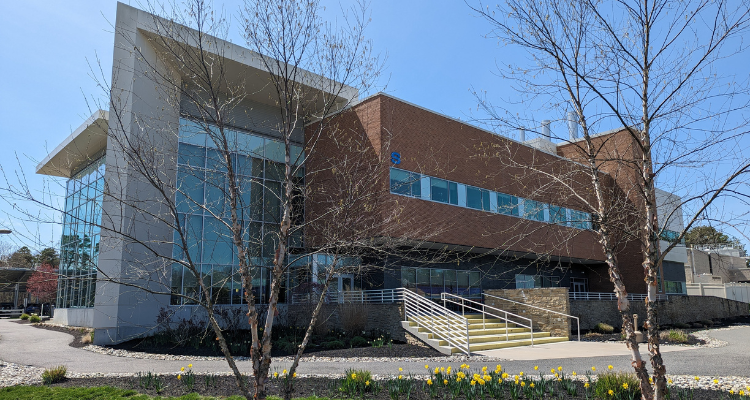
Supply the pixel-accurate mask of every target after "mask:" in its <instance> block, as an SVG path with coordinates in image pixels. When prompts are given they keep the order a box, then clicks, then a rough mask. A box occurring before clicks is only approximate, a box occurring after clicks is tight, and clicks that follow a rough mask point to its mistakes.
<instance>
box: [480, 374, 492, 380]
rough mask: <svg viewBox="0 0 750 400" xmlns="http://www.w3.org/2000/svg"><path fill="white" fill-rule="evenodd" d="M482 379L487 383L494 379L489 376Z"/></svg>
mask: <svg viewBox="0 0 750 400" xmlns="http://www.w3.org/2000/svg"><path fill="white" fill-rule="evenodd" d="M482 379H484V380H485V381H491V380H492V377H491V376H489V375H485V376H483V377H482Z"/></svg>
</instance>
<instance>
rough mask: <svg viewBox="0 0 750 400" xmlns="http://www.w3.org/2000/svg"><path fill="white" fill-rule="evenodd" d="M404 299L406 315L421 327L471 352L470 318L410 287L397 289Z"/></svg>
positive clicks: (468, 352)
mask: <svg viewBox="0 0 750 400" xmlns="http://www.w3.org/2000/svg"><path fill="white" fill-rule="evenodd" d="M395 290H396V291H398V292H399V293H400V294H401V295H402V299H403V301H404V314H405V315H404V317H405V319H406V320H407V321H409V320H411V321H413V322H415V323H416V324H417V326H419V327H423V328H425V329H428V330H429V331H430V332H431V333H433V334H434V335H435V336H437V337H438V338H440V339H443V340H445V341H446V342H448V343H449V344H450V345H451V346H453V347H456V348H457V349H459V350H461V351H463V352H464V353H466V354H467V355H470V354H471V350H470V348H469V320H468V319H467V318H466V317H464V316H462V315H459V314H458V313H456V312H454V311H451V310H449V309H448V308H446V307H444V306H441V305H440V304H438V303H436V302H434V301H432V300H430V299H428V298H426V297H424V296H420V295H418V294H416V293H414V292H412V291H411V290H409V289H403V288H401V289H395Z"/></svg>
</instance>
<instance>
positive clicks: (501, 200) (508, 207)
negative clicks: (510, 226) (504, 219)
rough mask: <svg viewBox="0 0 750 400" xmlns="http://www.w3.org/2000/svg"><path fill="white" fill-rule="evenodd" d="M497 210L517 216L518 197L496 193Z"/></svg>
mask: <svg viewBox="0 0 750 400" xmlns="http://www.w3.org/2000/svg"><path fill="white" fill-rule="evenodd" d="M497 212H499V213H500V214H505V215H515V216H516V217H517V216H518V197H516V196H511V195H509V194H503V193H498V194H497Z"/></svg>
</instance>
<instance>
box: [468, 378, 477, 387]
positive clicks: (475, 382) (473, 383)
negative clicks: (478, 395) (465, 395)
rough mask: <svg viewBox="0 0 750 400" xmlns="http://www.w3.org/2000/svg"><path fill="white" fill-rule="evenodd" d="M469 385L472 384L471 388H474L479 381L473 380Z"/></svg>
mask: <svg viewBox="0 0 750 400" xmlns="http://www.w3.org/2000/svg"><path fill="white" fill-rule="evenodd" d="M469 383H470V384H471V386H474V385H476V384H477V381H475V380H473V379H472V380H471V382H469Z"/></svg>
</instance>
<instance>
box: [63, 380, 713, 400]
mask: <svg viewBox="0 0 750 400" xmlns="http://www.w3.org/2000/svg"><path fill="white" fill-rule="evenodd" d="M160 379H161V380H162V381H163V389H162V390H161V391H160V392H159V393H157V392H156V390H155V389H154V388H153V387H150V388H144V387H142V385H141V384H140V381H139V379H138V378H137V377H132V378H87V379H68V380H66V381H65V382H62V383H58V384H55V385H52V386H57V387H94V386H113V387H117V388H121V389H132V390H135V391H137V392H139V393H143V394H148V395H151V396H156V395H160V396H182V395H185V394H188V393H189V390H188V389H187V387H186V385H185V383H184V378H183V381H179V380H177V378H176V377H175V376H161V377H160ZM339 382H340V380H338V379H326V378H298V379H296V380H295V386H294V394H293V397H308V396H320V397H330V398H344V397H346V396H345V395H344V394H343V393H341V392H340V391H339V390H338V387H339ZM381 385H382V383H381ZM423 385H424V382H423V381H417V382H415V383H414V386H413V390H412V392H411V395H410V396H409V397H408V399H409V400H431V397H430V394H429V391H428V390H427V389H423ZM152 386H153V385H152ZM584 390H585V389H584V388H583V382H578V396H577V397H571V396H569V395H568V394H567V393H566V392H560V391H559V390H558V391H556V393H555V396H554V397H549V395H546V396H545V397H544V398H549V399H551V398H555V399H584V398H585V396H584V394H583V393H584ZM193 392H195V393H198V394H200V395H203V396H222V397H224V396H231V395H241V394H240V392H239V389H237V383H236V381H235V379H234V377H230V376H219V377H215V380H213V381H212V382H211V383H210V384H209V385H207V384H206V378H205V375H196V376H195V384H194V386H193ZM268 394H269V395H276V396H281V395H282V392H281V390H280V387H279V385H278V384H277V382H272V383H270V384H269V385H268ZM726 395H727V393H724V392H720V391H714V390H706V389H695V390H694V391H693V393H692V396H691V397H690V398H691V399H693V400H715V399H722V398H724V397H725V396H726ZM357 397H358V396H357ZM449 398H450V395H449V394H448V393H438V397H437V398H436V399H438V400H442V399H449ZM485 398H486V399H491V397H490V396H489V395H487V397H485ZM501 398H510V394H509V393H506V395H505V396H503V397H501ZM520 398H522V399H526V397H523V396H521V397H520ZM672 398H677V396H675V395H673V396H672ZM364 399H371V400H392V399H391V398H390V396H389V394H388V390H387V389H386V388H385V387H382V386H381V390H380V391H379V392H378V393H368V394H366V395H365V397H364ZM400 399H403V400H406V399H407V397H406V396H403V395H402V396H400ZM459 399H461V397H459Z"/></svg>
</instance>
